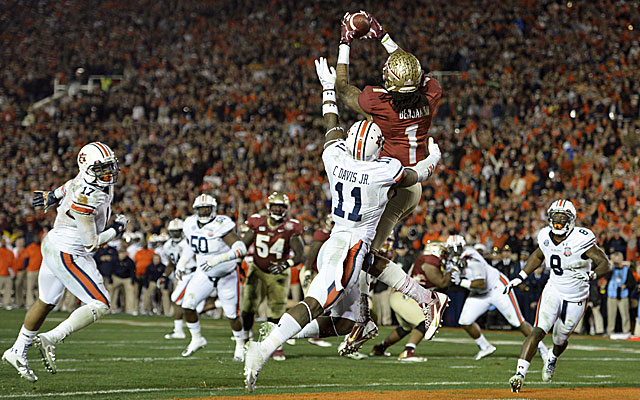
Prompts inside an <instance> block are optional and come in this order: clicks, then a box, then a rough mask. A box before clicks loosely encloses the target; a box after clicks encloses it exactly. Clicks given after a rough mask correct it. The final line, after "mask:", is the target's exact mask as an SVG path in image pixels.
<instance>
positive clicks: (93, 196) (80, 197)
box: [71, 186, 109, 215]
mask: <svg viewBox="0 0 640 400" xmlns="http://www.w3.org/2000/svg"><path fill="white" fill-rule="evenodd" d="M107 201H109V197H108V196H107V194H106V193H105V192H103V191H102V190H100V189H97V188H94V187H91V186H80V187H78V188H77V189H75V191H74V192H73V193H72V198H71V209H72V210H73V211H74V212H76V213H78V214H81V215H93V214H94V213H95V210H96V208H98V206H100V205H102V204H104V203H106V202H107Z"/></svg>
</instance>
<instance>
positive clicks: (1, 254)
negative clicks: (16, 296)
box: [0, 239, 14, 310]
mask: <svg viewBox="0 0 640 400" xmlns="http://www.w3.org/2000/svg"><path fill="white" fill-rule="evenodd" d="M13 258H14V257H13V252H12V251H11V250H10V249H8V248H7V247H6V243H5V241H4V240H1V239H0V295H1V296H2V306H3V307H4V308H5V310H11V309H13V306H12V305H11V291H12V289H13V282H12V280H13V279H12V278H13V273H14V272H13V268H12V267H13Z"/></svg>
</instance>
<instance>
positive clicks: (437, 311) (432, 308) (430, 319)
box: [419, 291, 449, 340]
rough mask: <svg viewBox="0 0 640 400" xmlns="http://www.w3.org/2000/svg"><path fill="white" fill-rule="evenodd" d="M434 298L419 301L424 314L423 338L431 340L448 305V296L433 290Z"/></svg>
mask: <svg viewBox="0 0 640 400" xmlns="http://www.w3.org/2000/svg"><path fill="white" fill-rule="evenodd" d="M433 293H434V294H435V296H434V298H433V299H432V300H431V301H430V302H428V303H420V304H419V306H420V308H421V309H422V313H423V314H424V324H425V327H426V331H425V334H424V338H425V340H431V338H433V337H434V336H435V334H436V333H437V332H438V329H439V328H440V325H441V324H442V316H443V315H444V311H445V309H446V308H447V306H448V305H449V296H447V295H446V294H444V293H440V292H435V291H434V292H433Z"/></svg>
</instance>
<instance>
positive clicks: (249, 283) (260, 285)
mask: <svg viewBox="0 0 640 400" xmlns="http://www.w3.org/2000/svg"><path fill="white" fill-rule="evenodd" d="M261 272H262V271H260V269H259V268H258V266H257V265H255V264H254V263H249V271H248V272H247V277H246V278H245V282H244V288H243V291H242V314H241V315H242V328H243V329H244V338H245V340H249V339H251V338H252V337H253V332H252V329H253V323H254V321H255V315H256V312H257V311H258V308H259V307H260V303H262V301H263V300H264V298H265V295H264V293H265V291H266V289H265V285H264V279H262V275H263V274H262V273H261Z"/></svg>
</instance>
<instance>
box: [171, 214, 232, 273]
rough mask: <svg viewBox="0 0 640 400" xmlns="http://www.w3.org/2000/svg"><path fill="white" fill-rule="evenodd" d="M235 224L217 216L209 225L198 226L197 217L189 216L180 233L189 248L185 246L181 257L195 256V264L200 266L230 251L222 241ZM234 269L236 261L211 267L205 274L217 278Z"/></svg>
mask: <svg viewBox="0 0 640 400" xmlns="http://www.w3.org/2000/svg"><path fill="white" fill-rule="evenodd" d="M235 228H236V224H235V223H234V222H233V220H232V219H231V218H229V217H227V216H226V215H217V216H216V217H215V218H214V219H212V220H211V221H210V222H209V223H207V224H205V225H202V226H200V225H199V224H198V217H197V216H195V215H191V216H189V217H187V219H186V220H185V221H184V225H183V228H182V231H183V232H184V236H185V239H186V240H187V243H188V244H189V246H186V247H185V249H184V250H183V252H182V256H181V257H185V256H186V257H189V258H191V257H193V255H194V254H195V256H196V264H197V265H198V266H199V265H202V264H204V263H205V261H207V259H208V258H209V257H211V256H213V255H216V254H220V253H223V252H225V251H229V250H231V247H229V245H228V244H226V243H225V242H224V240H223V239H222V238H223V237H224V236H225V235H226V234H227V233H229V232H231V231H233V230H234V229H235ZM235 268H236V260H229V261H225V262H223V263H220V264H218V265H215V266H213V268H212V269H211V270H209V271H208V272H207V275H208V276H210V277H212V278H219V277H222V276H225V275H227V274H229V273H231V272H233V271H234V270H235Z"/></svg>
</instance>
